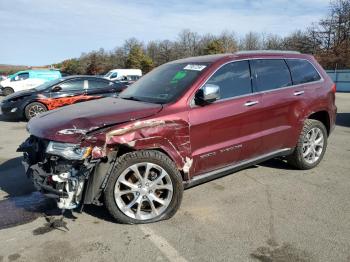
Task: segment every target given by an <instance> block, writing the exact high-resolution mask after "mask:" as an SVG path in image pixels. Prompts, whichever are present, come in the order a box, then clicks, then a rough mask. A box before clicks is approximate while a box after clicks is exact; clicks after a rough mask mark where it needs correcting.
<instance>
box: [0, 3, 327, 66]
mask: <svg viewBox="0 0 350 262" xmlns="http://www.w3.org/2000/svg"><path fill="white" fill-rule="evenodd" d="M328 7H329V0H293V1H290V0H265V1H264V0H217V1H212V0H163V1H161V0H157V1H152V0H135V1H132V0H129V1H126V0H123V1H120V0H80V1H78V0H11V1H8V0H0V64H16V65H47V64H52V63H58V62H61V61H62V60H64V59H67V58H73V57H79V56H80V54H81V53H82V52H89V51H92V50H97V49H99V48H104V49H105V50H112V49H113V48H115V47H117V46H121V45H122V44H123V42H124V41H125V40H126V39H128V38H131V37H136V38H137V39H138V40H141V41H143V42H145V43H147V41H150V40H163V39H169V40H175V39H176V37H177V35H178V33H179V32H180V31H181V30H183V29H189V30H191V31H195V32H197V33H200V34H205V33H212V34H220V33H221V32H222V31H229V32H231V31H234V32H235V33H236V34H237V35H238V36H242V35H244V34H245V33H247V32H249V31H254V32H257V33H273V34H279V35H281V36H285V35H287V34H289V33H291V32H293V31H295V30H298V29H305V28H306V27H308V26H309V25H311V23H313V22H317V21H318V20H319V19H321V18H322V17H324V16H326V15H327V13H328Z"/></svg>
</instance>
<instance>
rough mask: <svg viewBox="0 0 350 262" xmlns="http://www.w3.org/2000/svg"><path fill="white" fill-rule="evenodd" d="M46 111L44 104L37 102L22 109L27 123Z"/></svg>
mask: <svg viewBox="0 0 350 262" xmlns="http://www.w3.org/2000/svg"><path fill="white" fill-rule="evenodd" d="M46 111H47V108H46V106H45V105H44V104H42V103H39V102H33V103H30V104H29V105H27V106H26V108H25V109H24V115H25V118H26V119H27V120H28V121H29V120H30V119H32V118H33V117H35V116H37V115H39V114H42V113H44V112H46Z"/></svg>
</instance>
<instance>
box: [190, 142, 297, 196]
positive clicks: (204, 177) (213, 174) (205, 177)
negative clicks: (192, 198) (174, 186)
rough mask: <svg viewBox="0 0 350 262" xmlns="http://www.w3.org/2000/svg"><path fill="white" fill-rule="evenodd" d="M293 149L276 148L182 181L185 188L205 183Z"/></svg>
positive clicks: (289, 152) (283, 154)
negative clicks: (276, 149)
mask: <svg viewBox="0 0 350 262" xmlns="http://www.w3.org/2000/svg"><path fill="white" fill-rule="evenodd" d="M293 151H294V148H285V149H282V150H278V151H274V152H271V153H268V154H265V155H262V156H259V157H256V158H252V159H248V160H244V161H242V162H239V163H237V164H234V165H230V166H226V167H223V168H220V169H217V170H213V171H210V172H208V173H204V174H201V175H198V176H195V177H193V178H192V179H190V180H189V181H185V182H184V187H185V189H188V188H191V187H194V186H197V185H200V184H203V183H206V182H208V181H211V180H214V179H217V178H219V177H223V176H226V175H229V174H231V173H233V172H236V171H239V170H242V169H244V168H247V167H250V166H253V165H256V164H259V163H261V162H264V161H266V160H269V159H271V158H274V157H280V156H287V155H290V154H292V153H293Z"/></svg>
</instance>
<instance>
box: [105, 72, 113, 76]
mask: <svg viewBox="0 0 350 262" xmlns="http://www.w3.org/2000/svg"><path fill="white" fill-rule="evenodd" d="M112 73H113V72H112V71H109V72H108V73H107V74H105V77H109V76H110V75H111V74H112Z"/></svg>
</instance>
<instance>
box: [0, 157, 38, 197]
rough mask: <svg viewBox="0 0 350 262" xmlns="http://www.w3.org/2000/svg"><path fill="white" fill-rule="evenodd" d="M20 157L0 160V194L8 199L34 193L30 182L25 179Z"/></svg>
mask: <svg viewBox="0 0 350 262" xmlns="http://www.w3.org/2000/svg"><path fill="white" fill-rule="evenodd" d="M21 161H22V157H16V158H13V159H9V160H5V161H3V162H2V161H1V159H0V192H1V191H3V192H5V193H7V194H8V197H13V196H21V195H26V194H30V193H32V192H33V191H35V188H34V186H33V185H32V183H31V181H30V180H29V179H28V178H27V176H26V174H25V171H24V167H23V166H22V162H21Z"/></svg>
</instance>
